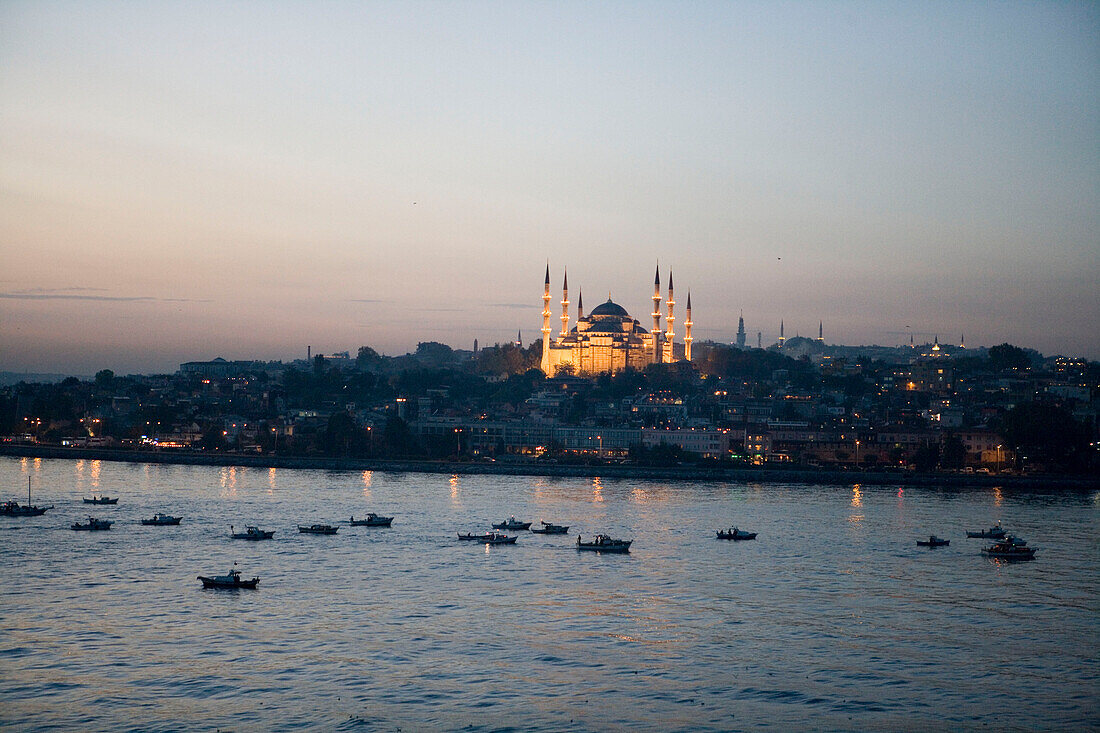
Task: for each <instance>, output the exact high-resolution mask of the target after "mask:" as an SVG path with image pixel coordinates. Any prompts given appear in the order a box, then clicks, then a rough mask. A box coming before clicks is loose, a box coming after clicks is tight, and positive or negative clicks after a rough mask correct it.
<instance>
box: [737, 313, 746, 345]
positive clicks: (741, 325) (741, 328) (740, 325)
mask: <svg viewBox="0 0 1100 733" xmlns="http://www.w3.org/2000/svg"><path fill="white" fill-rule="evenodd" d="M737 348H739V349H743V348H745V311H741V315H740V316H738V318H737Z"/></svg>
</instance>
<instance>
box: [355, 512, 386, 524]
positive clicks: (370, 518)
mask: <svg viewBox="0 0 1100 733" xmlns="http://www.w3.org/2000/svg"><path fill="white" fill-rule="evenodd" d="M391 522H393V517H381V516H379V515H377V514H375V513H374V512H370V513H369V514H367V516H366V518H365V519H356V518H355V517H352V518H351V520H350V521H349V522H348V523H349V524H350V525H351V526H352V527H388V526H390V523H391Z"/></svg>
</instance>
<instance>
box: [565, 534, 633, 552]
mask: <svg viewBox="0 0 1100 733" xmlns="http://www.w3.org/2000/svg"><path fill="white" fill-rule="evenodd" d="M633 542H634V541H633V540H616V539H612V538H611V537H609V536H608V535H605V534H598V535H596V538H595V539H594V540H592V541H591V542H584V541H582V540H581V538H580V536H578V537H577V549H578V550H595V551H596V552H630V545H631V544H632V543H633Z"/></svg>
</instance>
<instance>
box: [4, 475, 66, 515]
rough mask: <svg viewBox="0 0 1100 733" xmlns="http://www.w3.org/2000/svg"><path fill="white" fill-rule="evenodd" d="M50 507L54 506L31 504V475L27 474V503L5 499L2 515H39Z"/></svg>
mask: <svg viewBox="0 0 1100 733" xmlns="http://www.w3.org/2000/svg"><path fill="white" fill-rule="evenodd" d="M50 509H53V507H52V506H34V505H32V504H31V477H30V476H27V503H26V504H25V505H23V504H20V503H19V502H17V501H5V502H4V503H3V504H0V516H2V517H38V516H41V515H43V514H45V513H46V512H48V511H49V510H50Z"/></svg>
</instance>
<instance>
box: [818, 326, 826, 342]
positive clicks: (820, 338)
mask: <svg viewBox="0 0 1100 733" xmlns="http://www.w3.org/2000/svg"><path fill="white" fill-rule="evenodd" d="M817 342H818V343H819V344H823V343H825V322H824V321H818V322H817Z"/></svg>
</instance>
